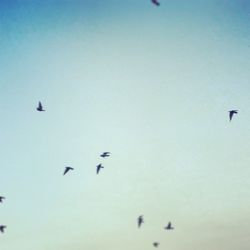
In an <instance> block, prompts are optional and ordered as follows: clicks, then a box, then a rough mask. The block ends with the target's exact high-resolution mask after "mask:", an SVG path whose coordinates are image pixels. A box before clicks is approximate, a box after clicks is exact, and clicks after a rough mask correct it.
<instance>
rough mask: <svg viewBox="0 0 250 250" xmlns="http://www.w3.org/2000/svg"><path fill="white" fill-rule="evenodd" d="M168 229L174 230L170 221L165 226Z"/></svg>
mask: <svg viewBox="0 0 250 250" xmlns="http://www.w3.org/2000/svg"><path fill="white" fill-rule="evenodd" d="M164 228H165V229H166V230H173V229H174V228H173V227H172V224H171V222H169V223H168V225H167V226H166V227H164Z"/></svg>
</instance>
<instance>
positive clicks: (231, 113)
mask: <svg viewBox="0 0 250 250" xmlns="http://www.w3.org/2000/svg"><path fill="white" fill-rule="evenodd" d="M151 2H152V3H153V4H154V5H156V6H160V2H159V1H157V0H151ZM36 110H37V111H39V112H44V111H45V109H44V107H43V105H42V103H41V102H39V103H38V107H37V108H36ZM228 112H229V121H231V120H232V118H233V116H234V115H235V114H238V110H230V111H228ZM100 156H101V157H103V158H105V157H109V156H110V152H103V153H102V154H101V155H100ZM102 168H104V166H103V165H102V164H101V163H100V164H98V165H97V166H96V174H99V172H100V170H101V169H102ZM72 170H74V168H72V167H70V166H66V167H65V170H64V172H63V175H66V174H67V173H68V172H69V171H72ZM4 199H5V197H3V196H0V203H2V202H3V200H4ZM142 223H144V219H143V215H140V216H139V217H138V219H137V224H138V228H140V227H141V225H142ZM6 228H7V226H6V225H0V232H1V233H4V232H5V229H6ZM164 229H165V230H173V229H174V227H173V226H172V223H171V222H169V223H168V225H167V226H165V227H164ZM159 245H160V243H159V242H157V241H156V242H153V246H154V247H158V246H159Z"/></svg>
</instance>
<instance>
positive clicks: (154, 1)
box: [151, 0, 160, 6]
mask: <svg viewBox="0 0 250 250" xmlns="http://www.w3.org/2000/svg"><path fill="white" fill-rule="evenodd" d="M151 1H152V3H154V4H155V5H157V6H158V5H160V3H159V2H158V1H157V0H151Z"/></svg>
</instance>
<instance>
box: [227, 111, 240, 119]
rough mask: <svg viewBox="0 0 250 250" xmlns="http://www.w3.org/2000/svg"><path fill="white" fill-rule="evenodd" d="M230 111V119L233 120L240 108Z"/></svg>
mask: <svg viewBox="0 0 250 250" xmlns="http://www.w3.org/2000/svg"><path fill="white" fill-rule="evenodd" d="M228 112H229V120H230V121H231V120H232V118H233V115H234V114H238V110H230V111H228Z"/></svg>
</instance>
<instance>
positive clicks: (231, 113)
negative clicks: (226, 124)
mask: <svg viewBox="0 0 250 250" xmlns="http://www.w3.org/2000/svg"><path fill="white" fill-rule="evenodd" d="M233 115H234V113H233V112H232V111H229V119H230V121H231V120H232V118H233Z"/></svg>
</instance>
